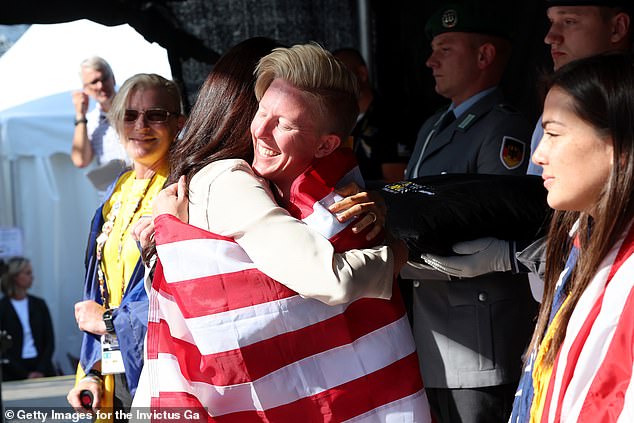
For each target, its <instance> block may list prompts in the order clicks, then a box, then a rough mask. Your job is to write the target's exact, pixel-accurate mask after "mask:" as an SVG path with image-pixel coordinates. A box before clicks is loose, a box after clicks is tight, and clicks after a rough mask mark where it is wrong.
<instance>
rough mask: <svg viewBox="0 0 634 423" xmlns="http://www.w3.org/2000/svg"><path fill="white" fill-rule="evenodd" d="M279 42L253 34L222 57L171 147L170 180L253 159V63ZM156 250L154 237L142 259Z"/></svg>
mask: <svg viewBox="0 0 634 423" xmlns="http://www.w3.org/2000/svg"><path fill="white" fill-rule="evenodd" d="M276 47H280V44H278V43H277V42H276V41H275V40H272V39H270V38H265V37H254V38H249V39H247V40H245V41H242V42H241V43H239V44H236V45H235V46H234V47H232V48H231V49H230V50H229V51H227V52H226V53H225V54H224V55H223V56H221V57H220V59H218V61H217V62H216V64H215V65H214V68H213V70H212V71H211V73H210V74H209V76H207V79H206V80H205V82H204V83H203V85H202V87H201V89H200V92H199V93H198V98H197V99H196V103H195V104H194V107H193V108H192V110H191V113H190V115H189V118H188V120H187V122H186V123H185V129H184V131H183V134H182V137H181V138H180V139H177V140H176V141H175V142H173V143H172V145H171V147H170V151H169V159H168V160H169V163H170V175H169V177H168V180H167V182H166V185H167V184H169V183H173V182H176V181H178V178H180V176H181V175H185V177H186V178H185V180H186V184H187V186H188V187H189V182H190V181H191V179H192V177H193V176H194V175H195V174H196V173H198V171H200V170H201V169H202V168H204V167H205V166H207V165H208V164H209V163H213V162H215V161H217V160H222V159H243V160H245V161H247V162H248V163H251V161H252V160H253V144H252V142H251V135H250V124H251V120H253V116H254V115H255V112H256V111H257V109H258V102H257V100H256V98H255V92H254V85H255V74H254V72H255V67H256V65H257V63H258V61H259V60H260V58H261V57H263V56H265V55H267V54H268V53H270V52H271V50H272V49H274V48H276ZM155 254H156V244H155V243H154V241H152V242H151V244H150V245H148V246H146V247H145V248H144V249H143V252H142V257H143V260H144V261H145V262H146V263H147V262H148V261H149V260H150V258H151V257H152V256H154V255H155Z"/></svg>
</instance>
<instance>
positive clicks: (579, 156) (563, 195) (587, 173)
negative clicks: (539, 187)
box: [533, 87, 613, 215]
mask: <svg viewBox="0 0 634 423" xmlns="http://www.w3.org/2000/svg"><path fill="white" fill-rule="evenodd" d="M542 122H543V123H542V124H543V126H544V136H543V138H542V139H541V141H540V143H539V145H538V147H537V150H535V153H534V154H533V162H534V163H535V164H537V165H539V166H542V167H543V168H544V172H543V174H542V178H543V179H544V186H545V187H546V189H547V190H548V204H549V205H550V207H552V208H554V209H557V210H572V211H583V212H587V213H589V214H590V215H592V211H593V209H594V207H595V205H596V204H597V201H598V200H599V197H600V195H601V192H602V191H603V189H604V188H605V186H606V184H607V181H608V178H609V176H610V172H611V170H612V164H613V158H612V154H613V144H612V139H611V138H610V137H601V136H600V135H599V134H598V133H597V131H596V130H595V128H594V127H593V126H591V125H589V124H588V123H587V122H586V121H584V120H582V119H580V118H579V117H578V116H577V115H576V114H575V113H574V108H573V99H572V97H570V95H568V94H567V93H566V92H565V91H563V90H562V89H560V88H557V87H554V88H552V89H551V90H550V91H549V92H548V95H547V96H546V101H545V102H544V115H543V119H542Z"/></svg>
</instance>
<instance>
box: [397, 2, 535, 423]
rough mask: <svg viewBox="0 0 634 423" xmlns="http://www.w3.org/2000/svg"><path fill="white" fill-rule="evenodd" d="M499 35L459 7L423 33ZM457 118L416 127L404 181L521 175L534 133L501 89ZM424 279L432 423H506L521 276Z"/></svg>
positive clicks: (419, 334)
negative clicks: (436, 422)
mask: <svg viewBox="0 0 634 423" xmlns="http://www.w3.org/2000/svg"><path fill="white" fill-rule="evenodd" d="M489 18H490V17H487V18H486V19H489ZM483 19H484V18H483ZM489 29H491V30H489ZM499 29H500V28H499V27H497V26H495V21H494V20H489V21H485V20H476V19H475V18H474V17H473V15H472V14H469V13H468V12H467V11H465V10H464V9H461V8H459V7H456V6H446V7H445V8H444V9H441V10H440V11H439V12H438V13H437V14H436V15H434V16H432V18H430V20H429V21H428V24H427V26H426V30H427V33H428V36H429V37H430V38H432V37H435V36H436V35H438V34H440V33H443V32H449V31H459V32H477V33H485V34H491V35H497V33H496V31H498V30H499ZM458 109H459V116H456V117H455V120H453V121H452V122H451V123H448V121H450V120H451V119H447V116H451V115H450V113H454V112H453V110H454V108H453V107H450V108H449V109H444V110H441V111H439V112H438V113H436V114H435V115H433V116H432V117H430V118H429V119H428V120H427V121H426V122H425V123H424V124H423V125H422V127H421V129H420V131H419V134H418V139H417V142H416V145H415V147H414V150H413V152H412V157H411V159H410V161H409V163H408V166H407V170H406V177H407V179H412V178H415V177H418V176H427V175H438V174H442V173H485V174H517V175H522V174H525V172H526V168H527V165H528V161H529V159H530V157H529V151H530V150H529V149H530V144H529V142H530V136H531V132H532V125H531V124H530V122H529V121H528V119H526V118H525V117H524V116H523V115H522V114H521V113H519V112H518V111H517V110H515V109H514V108H512V107H511V106H509V105H508V104H507V103H505V102H504V98H503V95H502V92H501V91H500V90H499V89H498V88H496V87H493V88H491V87H489V88H488V89H487V88H485V89H483V90H482V91H480V93H477V94H476V95H474V96H472V97H471V98H469V99H467V100H466V101H464V102H462V103H460V104H459V105H458ZM402 275H403V276H408V278H410V279H413V278H415V276H414V274H412V275H406V274H405V273H402ZM418 277H423V276H422V275H419V276H418ZM427 277H429V279H425V280H414V281H413V287H414V288H413V306H412V315H413V330H414V338H415V341H416V348H417V351H418V354H419V358H420V364H421V371H422V375H423V381H424V383H425V386H426V388H427V389H428V397H429V398H430V403H431V405H432V409H434V412H435V413H436V414H437V415H436V418H437V420H439V421H441V422H448V421H451V422H454V421H459V422H492V421H496V422H497V421H506V419H508V416H509V414H507V413H510V407H511V404H512V401H513V396H514V391H515V388H516V386H517V383H518V381H519V377H520V373H521V369H522V354H523V353H524V351H525V348H526V346H527V344H528V342H529V340H530V336H531V333H532V330H533V318H534V316H535V314H536V310H537V303H536V302H535V301H534V300H533V299H532V296H531V292H530V287H529V284H528V280H527V277H526V275H521V274H512V273H511V272H495V273H489V274H486V275H482V276H478V277H475V278H468V279H467V278H465V279H460V278H455V277H450V276H447V275H444V274H441V273H438V272H436V274H435V275H434V276H431V275H430V274H429V273H427Z"/></svg>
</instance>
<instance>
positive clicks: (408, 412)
mask: <svg viewBox="0 0 634 423" xmlns="http://www.w3.org/2000/svg"><path fill="white" fill-rule="evenodd" d="M429 414H430V410H429V402H428V401H427V394H426V393H425V390H424V389H421V390H420V391H418V392H416V393H415V394H412V395H409V396H406V397H403V398H401V399H398V400H396V401H392V402H390V403H388V404H385V405H383V406H381V407H377V408H375V409H373V410H370V411H368V412H367V413H364V414H360V415H358V416H355V417H353V418H351V419H349V420H345V422H344V423H371V422H372V423H406V422H407V423H410V422H428V421H429Z"/></svg>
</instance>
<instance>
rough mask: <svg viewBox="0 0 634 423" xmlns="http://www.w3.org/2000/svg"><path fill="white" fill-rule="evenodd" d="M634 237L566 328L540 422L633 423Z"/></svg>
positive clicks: (606, 266)
mask: <svg viewBox="0 0 634 423" xmlns="http://www.w3.org/2000/svg"><path fill="white" fill-rule="evenodd" d="M633 253H634V231H630V232H629V235H628V236H627V237H626V239H625V241H624V242H622V243H619V245H617V246H616V247H615V248H614V249H613V251H612V252H611V253H610V254H609V255H608V257H606V259H605V260H604V261H603V264H602V266H601V268H600V269H599V271H598V272H597V274H596V275H595V277H594V279H593V280H592V282H591V283H590V285H589V286H588V288H587V289H586V291H585V292H584V293H583V295H582V296H581V298H580V299H579V302H578V304H577V306H576V307H575V310H574V312H573V314H572V316H571V318H570V322H569V323H568V328H567V331H566V337H565V340H564V342H563V344H562V347H561V349H560V351H559V354H558V356H557V360H556V361H555V367H554V368H553V374H552V377H551V380H550V383H549V389H548V393H547V396H546V402H545V406H544V411H543V416H542V418H541V420H540V421H543V422H549V423H552V422H578V423H604V422H606V423H607V422H619V423H626V422H629V423H631V422H634V383H633V382H632V380H633V378H632V375H633V371H634V257H632V254H633Z"/></svg>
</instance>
